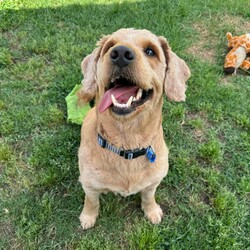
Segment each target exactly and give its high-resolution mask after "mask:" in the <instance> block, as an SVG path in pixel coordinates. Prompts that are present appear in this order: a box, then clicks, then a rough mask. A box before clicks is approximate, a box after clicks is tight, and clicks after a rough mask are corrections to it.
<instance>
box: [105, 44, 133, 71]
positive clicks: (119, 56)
mask: <svg viewBox="0 0 250 250" xmlns="http://www.w3.org/2000/svg"><path fill="white" fill-rule="evenodd" d="M110 58H111V61H112V62H113V63H114V64H115V65H117V66H118V67H120V68H123V67H126V66H127V65H129V64H130V63H131V62H132V61H133V60H134V59H135V53H134V51H133V50H132V49H130V48H128V47H126V46H117V47H115V48H113V50H112V51H111V53H110Z"/></svg>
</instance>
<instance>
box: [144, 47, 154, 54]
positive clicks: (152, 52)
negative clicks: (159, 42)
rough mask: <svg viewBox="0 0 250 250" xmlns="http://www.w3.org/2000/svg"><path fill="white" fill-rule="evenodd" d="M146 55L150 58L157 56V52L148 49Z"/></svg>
mask: <svg viewBox="0 0 250 250" xmlns="http://www.w3.org/2000/svg"><path fill="white" fill-rule="evenodd" d="M145 53H146V54H147V55H148V56H155V52H154V51H153V50H152V49H151V48H146V49H145Z"/></svg>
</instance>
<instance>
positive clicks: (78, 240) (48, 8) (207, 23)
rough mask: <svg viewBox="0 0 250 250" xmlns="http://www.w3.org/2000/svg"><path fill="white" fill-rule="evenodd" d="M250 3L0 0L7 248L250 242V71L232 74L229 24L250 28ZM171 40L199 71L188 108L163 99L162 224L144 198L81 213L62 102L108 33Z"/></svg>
mask: <svg viewBox="0 0 250 250" xmlns="http://www.w3.org/2000/svg"><path fill="white" fill-rule="evenodd" d="M249 9H250V3H249V2H247V1H243V0H238V1H234V0H230V1H226V2H222V1H212V0H207V1H199V0H198V1H197V0H195V1H194V0H190V1H184V0H179V1H163V0H160V1H148V0H145V1H135V0H134V1H133V0H130V1H121V0H115V1H107V0H106V1H105V0H99V1H94V2H93V1H89V0H81V1H78V0H73V1H70V0H63V1H47V0H46V1H45V0H41V1H31V0H23V1H20V0H12V1H7V0H2V1H0V32H1V36H0V200H1V203H0V238H1V241H0V249H171V250H172V249H173V250H174V249H178V250H180V249H230V250H231V249H235V250H236V249H237V250H238V249H250V241H249V235H250V216H249V211H250V204H249V203H250V200H249V199H250V168H249V167H250V153H249V152H250V136H249V130H250V118H249V114H250V99H249V96H250V77H249V74H247V73H244V72H241V71H239V72H238V74H237V76H228V77H226V76H224V74H223V71H222V68H223V60H224V57H225V55H226V37H225V34H226V32H227V31H230V32H232V33H233V34H234V35H240V34H244V33H245V32H246V31H248V32H249V31H250V12H249ZM120 27H136V28H147V29H149V30H151V31H153V32H154V33H156V34H159V35H164V36H166V37H167V38H168V41H169V43H170V45H171V47H172V48H173V50H174V51H175V52H176V53H177V54H178V55H180V56H181V57H182V58H184V59H185V60H186V62H187V63H188V65H189V66H190V69H191V71H192V78H191V79H190V80H189V87H188V91H187V101H186V102H185V103H169V102H168V101H167V100H165V102H164V110H163V128H164V133H165V139H166V142H167V145H168V146H169V148H170V152H171V154H170V159H169V160H170V171H169V174H168V176H167V177H166V178H165V179H164V181H163V182H162V183H161V185H160V186H159V188H158V191H157V200H158V201H159V202H160V204H161V205H162V207H163V209H164V212H165V217H164V219H163V222H162V223H161V224H159V225H157V226H152V225H151V224H150V223H148V222H147V220H146V219H145V218H144V217H143V213H142V212H141V210H140V197H139V196H138V195H135V196H131V197H127V198H123V197H120V196H115V195H114V194H108V195H105V196H102V197H101V203H102V207H101V211H100V218H99V220H98V222H97V225H96V226H95V228H94V229H91V230H88V231H86V232H83V231H82V230H81V227H80V223H79V220H78V216H79V214H80V212H81V209H82V201H83V196H84V194H83V191H82V189H81V187H80V184H79V183H78V182H77V179H78V166H77V149H78V146H79V140H80V137H79V134H80V127H79V126H76V125H73V124H69V123H67V122H66V106H65V101H64V98H65V96H66V95H67V94H68V93H69V92H70V91H71V89H72V88H73V87H74V85H75V84H76V83H79V82H80V81H81V79H82V76H81V72H80V62H81V60H82V58H83V57H84V56H86V55H87V54H88V53H90V52H91V51H92V50H93V48H94V47H95V43H96V41H97V40H98V38H99V37H100V36H101V35H102V34H108V33H111V32H113V31H115V30H116V29H118V28H120Z"/></svg>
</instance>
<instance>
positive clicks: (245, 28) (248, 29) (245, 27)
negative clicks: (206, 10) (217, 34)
mask: <svg viewBox="0 0 250 250" xmlns="http://www.w3.org/2000/svg"><path fill="white" fill-rule="evenodd" d="M217 18H218V25H219V27H223V26H226V25H227V26H232V27H233V28H234V30H232V31H231V30H229V32H231V33H232V34H233V36H240V35H243V34H245V33H250V21H248V20H246V19H245V18H243V17H241V16H234V15H224V16H223V17H217Z"/></svg>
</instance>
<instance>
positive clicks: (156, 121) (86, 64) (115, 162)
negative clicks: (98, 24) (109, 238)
mask: <svg viewBox="0 0 250 250" xmlns="http://www.w3.org/2000/svg"><path fill="white" fill-rule="evenodd" d="M81 68H82V72H83V75H84V84H83V86H82V88H81V90H80V91H79V94H78V99H79V102H81V103H83V104H86V103H87V102H89V101H90V100H92V99H93V98H95V102H96V104H95V106H94V107H93V108H92V109H91V110H90V111H89V113H88V114H87V116H86V117H85V119H84V122H83V125H82V129H81V142H80V147H79V153H78V157H79V170H80V177H79V181H80V183H81V184H82V187H83V189H84V192H85V201H84V207H83V210H82V213H81V215H80V222H81V225H82V228H83V229H88V228H91V227H93V226H94V224H95V222H96V219H97V217H98V211H99V196H100V194H101V193H107V192H110V191H111V192H114V193H119V194H121V195H123V196H128V195H132V194H135V193H138V192H140V194H141V207H142V210H143V211H144V214H145V216H146V217H147V218H148V220H149V221H150V222H152V223H153V224H157V223H160V222H161V220H162V216H163V212H162V209H161V208H160V206H159V205H158V204H157V203H156V201H155V192H156V188H157V186H158V185H159V184H160V182H161V180H162V179H163V178H164V177H165V176H166V175H167V172H168V148H167V146H166V144H165V141H164V136H163V129H162V114H161V113H162V105H163V94H164V93H165V94H166V95H167V97H168V99H169V100H170V101H185V98H186V95H185V91H186V81H187V80H188V78H189V77H190V75H191V74H190V70H189V68H188V66H187V65H186V63H185V62H184V61H183V60H182V59H180V58H179V57H178V56H177V55H176V54H175V53H174V52H173V51H172V50H171V48H170V47H169V45H168V42H167V40H166V39H165V38H164V37H162V36H159V37H158V36H156V35H154V34H153V33H151V32H150V31H148V30H136V29H120V30H118V31H116V32H114V33H113V34H111V35H107V36H104V37H102V38H101V40H100V41H99V42H98V43H97V48H96V49H95V50H94V51H93V52H92V53H91V54H90V55H88V56H86V57H85V58H84V59H83V61H82V63H81Z"/></svg>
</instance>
